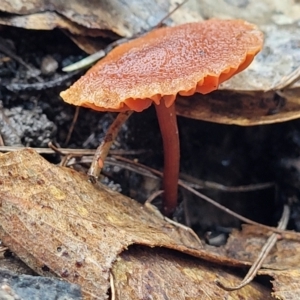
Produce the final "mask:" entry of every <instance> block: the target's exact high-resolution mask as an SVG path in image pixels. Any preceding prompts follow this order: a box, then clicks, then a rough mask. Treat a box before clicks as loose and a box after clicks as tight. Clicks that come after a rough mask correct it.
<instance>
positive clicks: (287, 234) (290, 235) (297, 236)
mask: <svg viewBox="0 0 300 300" xmlns="http://www.w3.org/2000/svg"><path fill="white" fill-rule="evenodd" d="M115 158H116V159H119V160H122V161H126V162H131V163H132V164H135V165H137V166H139V167H140V168H144V169H145V170H148V171H150V172H152V173H153V174H155V175H157V176H159V177H162V176H163V174H162V172H160V171H158V170H155V169H152V168H150V167H148V166H145V165H143V164H140V163H137V162H133V161H131V160H129V159H127V158H124V157H120V156H115ZM178 185H179V186H181V187H183V188H184V189H186V190H188V191H190V192H191V193H193V194H195V195H196V196H198V197H199V198H201V199H203V200H205V201H207V202H208V203H210V204H212V205H214V206H215V207H217V208H218V209H220V210H222V211H224V212H226V213H227V214H229V215H231V216H233V217H235V218H237V219H238V220H240V221H242V222H244V223H246V224H250V225H255V226H257V227H259V228H261V229H263V230H268V231H271V232H275V233H279V234H281V235H282V237H283V238H286V239H294V240H297V241H299V240H300V233H299V232H294V231H289V230H282V229H278V228H275V227H271V226H267V225H263V224H260V223H257V222H255V221H252V220H250V219H248V218H245V217H243V216H241V215H239V214H238V213H236V212H234V211H232V210H230V209H229V208H227V207H225V206H223V205H221V204H220V203H218V202H216V201H214V200H213V199H211V198H210V197H208V196H206V195H204V194H202V193H200V192H198V191H196V190H195V189H193V188H192V187H190V186H189V185H188V184H187V183H185V182H184V181H182V180H179V181H178Z"/></svg>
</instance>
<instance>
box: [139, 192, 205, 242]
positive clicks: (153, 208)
mask: <svg viewBox="0 0 300 300" xmlns="http://www.w3.org/2000/svg"><path fill="white" fill-rule="evenodd" d="M163 192H164V191H156V192H154V193H153V194H152V195H151V196H150V197H149V198H148V199H147V200H146V202H145V203H144V205H145V207H146V208H147V209H148V210H150V211H151V212H152V213H154V214H155V215H156V216H157V217H159V218H160V219H163V220H165V221H166V222H168V223H170V224H172V225H174V226H175V227H178V228H181V229H183V230H185V231H187V232H188V233H190V234H191V235H192V236H193V237H194V238H195V240H196V241H197V242H198V243H199V245H200V246H202V243H201V240H200V239H199V236H198V235H197V234H196V233H195V231H194V230H193V229H192V228H190V227H188V226H185V225H183V224H181V223H178V222H175V221H173V220H171V219H169V218H168V217H166V216H164V215H163V214H162V213H161V212H160V211H159V210H158V209H157V208H156V207H155V206H154V205H152V204H151V202H152V201H153V200H154V199H155V198H156V197H158V196H159V195H161V194H163Z"/></svg>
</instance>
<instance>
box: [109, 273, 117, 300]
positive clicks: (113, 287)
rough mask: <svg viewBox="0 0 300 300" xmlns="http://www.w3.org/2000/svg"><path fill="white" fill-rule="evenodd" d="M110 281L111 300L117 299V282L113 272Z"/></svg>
mask: <svg viewBox="0 0 300 300" xmlns="http://www.w3.org/2000/svg"><path fill="white" fill-rule="evenodd" d="M109 283H110V291H111V298H110V299H111V300H115V299H116V291H115V284H114V276H113V275H112V273H110V274H109Z"/></svg>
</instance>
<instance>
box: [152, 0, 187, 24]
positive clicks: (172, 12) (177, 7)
mask: <svg viewBox="0 0 300 300" xmlns="http://www.w3.org/2000/svg"><path fill="white" fill-rule="evenodd" d="M188 1H189V0H183V1H182V2H181V3H177V4H176V6H175V7H174V8H173V9H172V10H171V11H170V12H169V13H168V14H167V15H166V16H164V17H163V18H162V19H161V20H160V22H159V23H158V24H157V25H156V26H155V27H154V28H158V27H161V26H162V25H163V22H164V21H165V20H166V19H168V18H169V17H170V16H171V15H172V14H174V12H175V11H176V10H177V9H179V8H180V7H181V6H182V5H184V4H185V3H187V2H188Z"/></svg>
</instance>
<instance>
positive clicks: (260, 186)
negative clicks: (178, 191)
mask: <svg viewBox="0 0 300 300" xmlns="http://www.w3.org/2000/svg"><path fill="white" fill-rule="evenodd" d="M180 178H181V179H183V180H184V181H186V182H187V184H188V185H189V186H190V187H192V188H195V189H205V188H207V189H214V190H219V191H224V192H231V193H240V192H251V191H258V190H265V189H267V188H271V187H274V186H275V184H274V182H264V183H254V184H248V185H239V186H226V185H223V184H220V183H217V182H212V181H206V180H201V179H198V178H194V177H192V176H189V175H186V174H182V173H181V174H180Z"/></svg>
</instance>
